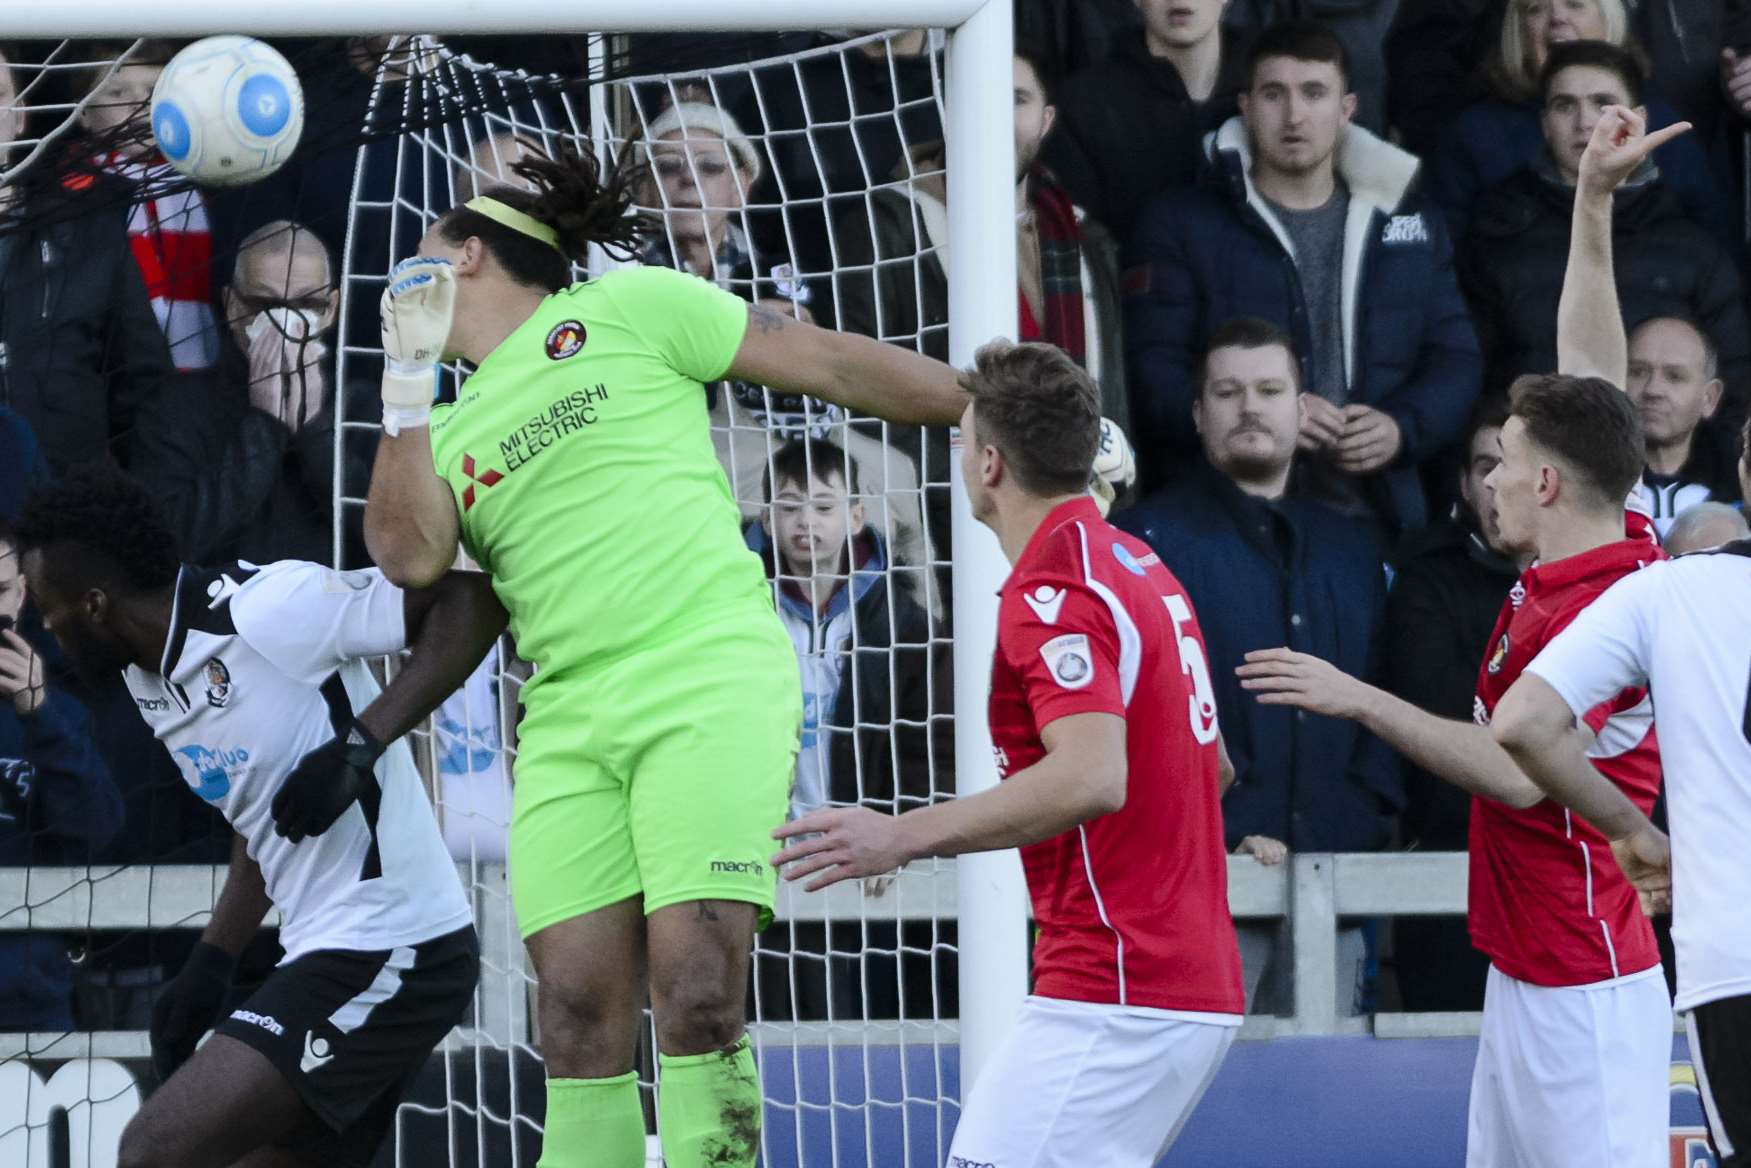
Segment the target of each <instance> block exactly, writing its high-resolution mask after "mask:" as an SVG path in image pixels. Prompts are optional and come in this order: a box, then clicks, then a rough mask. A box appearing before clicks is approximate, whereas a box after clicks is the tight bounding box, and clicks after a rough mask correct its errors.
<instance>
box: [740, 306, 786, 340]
mask: <svg viewBox="0 0 1751 1168" xmlns="http://www.w3.org/2000/svg"><path fill="white" fill-rule="evenodd" d="M748 324H749V325H750V326H751V327H753V328H757V329H759V330H760V331H761V332H763V333H770V332H775V331H777V330H778V329H781V328H783V327H784V314H783V313H782V312H779V311H777V310H776V309H772V308H768V307H766V306H765V305H764V304H750V305H748Z"/></svg>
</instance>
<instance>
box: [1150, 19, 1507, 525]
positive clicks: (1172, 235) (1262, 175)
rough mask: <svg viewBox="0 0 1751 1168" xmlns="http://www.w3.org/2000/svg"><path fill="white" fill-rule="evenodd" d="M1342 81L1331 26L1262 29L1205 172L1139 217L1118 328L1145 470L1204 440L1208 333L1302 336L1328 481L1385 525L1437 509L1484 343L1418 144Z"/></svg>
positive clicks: (1320, 479) (1313, 420)
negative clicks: (1442, 469)
mask: <svg viewBox="0 0 1751 1168" xmlns="http://www.w3.org/2000/svg"><path fill="white" fill-rule="evenodd" d="M1347 84H1348V83H1347V68H1346V64H1345V57H1344V50H1343V46H1342V45H1341V44H1340V43H1339V42H1338V40H1337V38H1336V37H1334V36H1333V35H1332V34H1331V33H1330V32H1328V31H1326V30H1325V29H1324V28H1322V27H1321V26H1319V25H1317V24H1307V23H1288V24H1282V25H1278V26H1276V27H1274V28H1272V29H1270V30H1268V31H1267V32H1265V33H1264V34H1263V35H1262V36H1260V38H1259V39H1258V41H1257V42H1256V44H1255V45H1254V48H1253V55H1252V64H1251V70H1250V81H1249V86H1248V90H1247V92H1246V93H1245V94H1243V95H1242V98H1241V103H1242V104H1241V109H1242V114H1241V116H1240V117H1239V118H1237V119H1234V120H1232V121H1230V122H1228V123H1227V124H1225V125H1224V126H1223V127H1222V128H1221V129H1220V130H1219V131H1218V132H1217V133H1216V134H1215V136H1214V137H1213V138H1212V140H1211V142H1210V153H1211V171H1210V180H1211V181H1210V183H1209V184H1208V185H1206V186H1205V187H1203V188H1200V189H1196V190H1185V191H1175V192H1170V193H1169V194H1167V195H1165V196H1163V197H1162V198H1161V199H1159V200H1157V201H1156V202H1155V203H1154V204H1152V205H1151V207H1150V208H1149V209H1148V210H1147V211H1146V212H1145V213H1144V214H1143V216H1142V218H1141V219H1140V221H1139V225H1138V228H1137V232H1136V235H1135V237H1134V239H1133V240H1132V242H1131V248H1130V252H1129V255H1128V257H1127V263H1128V265H1129V268H1128V271H1127V273H1126V277H1125V281H1126V308H1125V327H1126V337H1127V340H1126V348H1127V353H1128V356H1129V362H1130V373H1131V378H1130V385H1131V404H1132V419H1133V423H1134V424H1133V430H1132V435H1133V438H1134V440H1135V443H1136V447H1137V454H1138V463H1139V467H1140V469H1141V471H1142V475H1143V485H1144V487H1145V489H1150V488H1154V487H1158V486H1160V485H1161V484H1163V483H1165V482H1166V481H1167V480H1168V479H1170V478H1171V477H1172V475H1173V472H1174V471H1175V469H1176V468H1177V466H1178V465H1179V464H1180V463H1181V462H1182V461H1185V460H1187V459H1188V458H1189V457H1190V456H1191V455H1193V454H1194V453H1195V452H1196V451H1197V448H1198V443H1197V437H1196V434H1195V433H1194V432H1193V428H1192V402H1193V401H1194V399H1195V398H1196V396H1197V386H1198V363H1199V357H1200V354H1202V353H1203V352H1204V351H1205V349H1206V348H1207V346H1208V343H1209V340H1210V337H1211V335H1212V333H1213V332H1214V331H1215V329H1216V328H1217V327H1218V326H1220V325H1221V324H1222V323H1224V322H1225V321H1228V320H1231V319H1235V318H1238V317H1256V318H1260V319H1263V320H1267V321H1270V322H1271V323H1273V324H1276V325H1277V326H1279V327H1281V328H1283V329H1286V330H1287V331H1288V332H1289V333H1290V335H1291V336H1292V337H1293V338H1294V341H1295V349H1296V352H1297V353H1298V354H1299V355H1300V358H1301V364H1302V368H1301V374H1302V376H1301V382H1302V385H1303V387H1304V389H1305V393H1304V395H1303V399H1304V402H1305V404H1306V406H1307V409H1306V421H1305V423H1304V425H1303V429H1302V433H1301V446H1302V450H1303V453H1304V455H1305V456H1306V457H1305V461H1306V462H1307V464H1308V467H1307V470H1308V481H1309V484H1310V485H1311V486H1313V487H1314V488H1315V489H1316V493H1317V494H1319V495H1320V496H1321V497H1322V498H1324V499H1325V500H1326V501H1328V502H1331V503H1335V504H1337V505H1338V506H1339V507H1340V508H1341V509H1343V510H1346V511H1348V512H1350V513H1352V514H1363V515H1366V516H1368V517H1369V518H1371V519H1373V520H1376V521H1378V525H1379V526H1380V527H1381V528H1382V529H1383V530H1384V531H1385V532H1386V533H1388V534H1395V533H1396V532H1398V531H1401V530H1409V529H1414V528H1417V527H1420V526H1422V525H1423V524H1424V522H1426V519H1427V512H1428V507H1427V504H1426V502H1425V499H1424V494H1423V487H1422V483H1421V481H1420V478H1419V473H1418V472H1419V468H1420V467H1422V465H1423V464H1424V463H1425V462H1427V461H1428V460H1429V459H1430V458H1431V456H1433V455H1434V454H1436V453H1437V452H1439V451H1441V450H1443V449H1444V448H1446V447H1447V446H1449V445H1450V444H1452V443H1454V442H1456V441H1457V440H1458V439H1459V438H1460V436H1461V435H1462V433H1463V432H1464V428H1465V422H1466V419H1467V417H1468V416H1469V414H1470V411H1471V407H1472V403H1473V401H1474V400H1475V399H1476V397H1477V393H1478V389H1479V386H1480V384H1481V381H1482V362H1481V360H1480V358H1479V356H1478V351H1477V338H1476V335H1475V333H1474V332H1473V331H1472V326H1471V322H1470V320H1469V318H1468V317H1467V314H1466V308H1465V302H1464V300H1463V298H1462V297H1461V296H1460V293H1459V285H1458V280H1457V278H1456V276H1455V274H1454V271H1453V252H1452V247H1451V244H1450V243H1449V241H1448V237H1447V232H1446V227H1445V225H1444V224H1443V222H1442V220H1441V216H1440V215H1439V214H1438V213H1436V212H1435V211H1434V209H1433V205H1432V204H1431V203H1429V202H1428V201H1427V200H1426V199H1424V198H1423V197H1422V196H1421V195H1420V194H1419V193H1418V182H1417V179H1418V173H1419V163H1418V161H1417V159H1416V158H1415V157H1413V156H1411V155H1409V154H1406V153H1405V152H1404V151H1402V150H1399V149H1398V148H1397V147H1394V146H1392V145H1391V144H1389V143H1387V142H1384V141H1382V140H1381V139H1379V138H1376V137H1375V136H1373V135H1372V134H1369V133H1368V132H1367V131H1366V130H1363V129H1362V128H1360V127H1359V126H1355V125H1352V124H1350V119H1351V116H1352V114H1353V112H1354V108H1355V101H1354V98H1353V96H1352V95H1349V94H1348V93H1347V92H1346V87H1347Z"/></svg>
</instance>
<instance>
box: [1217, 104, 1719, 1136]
mask: <svg viewBox="0 0 1751 1168" xmlns="http://www.w3.org/2000/svg"><path fill="white" fill-rule="evenodd" d="M1683 128H1684V127H1682V126H1680V127H1675V128H1674V129H1673V130H1672V131H1670V132H1665V131H1663V132H1661V133H1660V134H1656V135H1651V136H1644V135H1643V133H1642V124H1641V122H1640V119H1639V117H1637V116H1636V115H1634V114H1633V113H1632V112H1631V111H1627V110H1621V109H1616V108H1615V107H1613V108H1611V109H1608V110H1606V111H1605V112H1604V113H1603V114H1602V115H1601V117H1600V121H1599V124H1598V126H1597V127H1596V128H1595V131H1594V134H1593V137H1592V140H1591V142H1590V144H1589V146H1588V148H1587V152H1586V155H1585V156H1584V157H1583V160H1582V164H1581V179H1580V182H1579V184H1578V185H1577V189H1576V201H1575V213H1574V225H1573V239H1572V241H1571V245H1570V253H1569V268H1568V272H1567V273H1566V275H1565V277H1564V283H1563V298H1562V305H1561V309H1560V311H1559V343H1558V350H1559V353H1560V354H1561V357H1560V360H1561V361H1562V364H1563V365H1564V367H1565V368H1566V369H1569V370H1571V371H1572V373H1571V374H1567V375H1565V374H1557V375H1552V376H1543V377H1523V378H1521V379H1520V380H1518V381H1517V382H1515V384H1514V387H1513V390H1512V392H1511V410H1512V412H1511V414H1510V417H1509V419H1508V422H1507V424H1506V425H1505V426H1504V427H1503V429H1502V462H1501V464H1500V465H1499V466H1498V467H1497V469H1496V470H1495V472H1494V473H1493V474H1492V475H1491V476H1490V479H1489V480H1488V481H1487V483H1486V486H1487V487H1488V489H1490V490H1492V491H1493V493H1494V507H1495V510H1496V515H1497V518H1498V521H1499V525H1500V530H1501V535H1502V539H1503V541H1504V543H1506V544H1508V545H1510V546H1515V547H1518V548H1519V549H1520V550H1522V551H1523V552H1529V553H1531V554H1533V555H1535V556H1536V557H1537V560H1536V562H1534V563H1533V565H1532V566H1531V567H1529V568H1527V569H1526V571H1525V572H1524V573H1523V574H1522V575H1521V577H1520V580H1519V582H1518V583H1517V584H1516V585H1515V586H1514V589H1513V591H1512V592H1511V593H1510V594H1509V597H1508V600H1507V603H1506V604H1505V605H1504V606H1503V609H1502V615H1501V618H1500V619H1499V620H1498V622H1497V625H1496V629H1495V632H1494V633H1493V634H1492V637H1491V641H1490V648H1489V652H1488V655H1487V656H1486V658H1485V660H1484V665H1483V668H1482V669H1481V670H1480V672H1479V676H1478V685H1477V699H1476V704H1475V711H1474V713H1475V718H1474V721H1473V723H1471V724H1467V723H1462V722H1452V721H1448V720H1446V719H1442V718H1437V717H1435V716H1434V715H1432V714H1428V713H1425V712H1424V711H1422V710H1419V709H1417V708H1416V707H1414V706H1412V705H1410V704H1409V703H1407V702H1403V701H1400V700H1399V699H1397V698H1395V697H1393V696H1392V695H1390V694H1386V693H1384V692H1382V691H1380V690H1377V689H1374V688H1373V687H1371V686H1367V685H1364V684H1363V683H1362V682H1360V681H1357V680H1356V679H1354V678H1351V677H1348V676H1347V675H1345V674H1342V673H1339V672H1338V671H1337V670H1335V669H1333V668H1332V667H1331V666H1330V665H1328V664H1326V663H1325V662H1323V661H1320V660H1318V659H1317V658H1311V657H1307V656H1305V655H1303V654H1297V653H1292V652H1289V651H1288V650H1281V649H1273V650H1268V651H1265V652H1262V653H1253V654H1249V655H1248V658H1247V661H1248V663H1247V664H1246V665H1243V666H1241V667H1240V669H1239V671H1238V672H1239V674H1240V676H1241V677H1242V679H1243V681H1242V685H1243V686H1244V687H1245V688H1247V689H1249V690H1252V691H1254V692H1255V693H1257V694H1258V695H1259V700H1260V701H1263V702H1272V703H1284V704H1289V705H1294V706H1299V707H1301V708H1303V709H1307V710H1312V711H1315V712H1318V713H1322V714H1328V715H1333V716H1337V717H1348V718H1354V719H1356V720H1358V721H1360V722H1362V723H1363V724H1364V725H1365V726H1367V727H1368V728H1369V729H1370V730H1372V731H1374V733H1376V734H1378V735H1379V736H1380V737H1382V738H1384V739H1386V740H1387V741H1388V742H1391V743H1392V744H1393V745H1394V746H1396V747H1397V748H1398V749H1399V750H1401V751H1403V752H1404V753H1405V754H1406V755H1408V756H1410V757H1411V758H1412V759H1413V760H1414V761H1416V762H1417V763H1418V764H1419V765H1421V766H1423V767H1424V768H1425V769H1427V770H1429V771H1432V772H1434V773H1436V774H1439V775H1441V776H1443V777H1444V778H1446V779H1448V780H1449V781H1450V782H1453V783H1455V784H1456V785H1458V786H1460V787H1463V788H1465V789H1466V790H1469V791H1471V792H1472V793H1473V794H1474V795H1475V796H1476V798H1474V800H1473V802H1472V812H1471V841H1470V842H1471V847H1470V851H1471V870H1470V896H1469V905H1468V908H1469V915H1470V921H1471V934H1472V940H1473V942H1474V943H1475V944H1476V946H1477V947H1478V948H1479V949H1480V950H1482V951H1483V952H1484V953H1485V954H1487V955H1488V956H1489V958H1490V962H1491V968H1490V973H1489V983H1488V988H1487V991H1486V995H1485V1000H1484V1024H1483V1032H1482V1036H1481V1038H1480V1041H1479V1044H1478V1057H1477V1065H1476V1068H1475V1070H1474V1072H1473V1076H1472V1090H1471V1117H1470V1128H1469V1134H1468V1139H1467V1146H1466V1164H1467V1165H1468V1168H1559V1166H1567V1165H1580V1164H1587V1165H1604V1166H1613V1168H1615V1166H1621V1168H1644V1166H1646V1165H1649V1164H1654V1163H1664V1162H1665V1157H1666V1148H1667V1134H1666V1133H1667V1127H1668V1089H1667V1079H1668V1066H1669V1063H1670V1057H1671V1041H1672V1011H1671V1002H1670V999H1669V998H1668V997H1667V995H1666V986H1665V981H1664V979H1663V978H1662V977H1661V974H1660V968H1659V966H1660V958H1659V951H1658V949H1657V948H1656V946H1655V943H1654V936H1653V931H1652V929H1651V928H1650V927H1649V925H1648V921H1647V918H1646V916H1645V915H1643V913H1642V911H1641V906H1640V904H1639V902H1638V898H1637V895H1636V892H1635V890H1634V889H1633V888H1632V887H1631V886H1630V884H1629V882H1628V881H1627V880H1626V879H1625V878H1624V876H1623V874H1622V872H1621V871H1620V870H1619V869H1618V867H1617V865H1616V863H1615V862H1614V860H1613V858H1612V855H1611V849H1610V845H1609V843H1608V842H1607V840H1606V839H1605V837H1604V836H1603V835H1601V834H1600V832H1599V831H1598V830H1597V829H1596V828H1594V827H1593V825H1592V824H1589V823H1587V822H1586V821H1585V820H1582V819H1581V818H1579V817H1578V816H1575V815H1573V814H1571V813H1570V812H1569V811H1568V810H1567V809H1566V808H1564V807H1562V806H1561V805H1559V804H1557V803H1554V802H1551V801H1550V800H1547V799H1545V798H1544V793H1543V792H1542V791H1541V790H1539V788H1538V787H1537V786H1535V785H1534V784H1533V783H1532V781H1531V780H1530V779H1529V778H1528V777H1527V776H1526V775H1525V774H1524V773H1523V772H1522V771H1521V770H1520V768H1519V767H1518V766H1517V765H1516V764H1515V763H1514V762H1513V760H1512V759H1510V758H1509V757H1508V755H1507V754H1506V752H1504V751H1503V750H1502V749H1501V748H1500V747H1499V746H1497V745H1496V743H1495V740H1494V738H1493V737H1492V736H1491V733H1490V731H1489V729H1488V725H1489V721H1490V718H1491V716H1492V714H1493V712H1494V710H1495V706H1496V703H1497V701H1499V700H1500V699H1501V697H1502V696H1503V695H1504V694H1505V693H1506V692H1507V691H1508V688H1509V687H1510V686H1511V685H1512V684H1513V683H1514V681H1515V680H1516V679H1517V678H1518V677H1519V676H1520V673H1521V671H1522V670H1523V669H1524V668H1525V667H1526V665H1527V664H1528V663H1529V662H1531V661H1532V659H1533V658H1534V657H1535V656H1537V654H1538V652H1539V650H1540V649H1542V648H1543V647H1544V646H1545V645H1546V644H1547V643H1549V641H1550V640H1552V639H1553V638H1554V637H1555V636H1556V635H1557V634H1558V633H1560V632H1561V631H1562V630H1563V629H1564V628H1565V627H1567V626H1568V624H1569V623H1570V622H1571V621H1573V620H1574V619H1575V618H1576V617H1577V616H1578V615H1580V613H1581V612H1582V611H1583V610H1584V609H1585V608H1586V607H1587V606H1588V605H1589V604H1591V603H1592V602H1593V601H1594V600H1595V599H1597V598H1598V597H1599V595H1600V594H1601V593H1603V592H1604V591H1605V590H1606V589H1607V588H1608V587H1610V586H1611V585H1612V584H1613V583H1615V582H1616V581H1617V580H1619V579H1621V578H1622V577H1624V576H1626V575H1628V574H1629V573H1631V572H1634V571H1635V570H1637V569H1638V568H1640V567H1642V566H1643V565H1645V564H1648V563H1650V562H1652V561H1654V560H1656V559H1659V558H1661V553H1660V552H1659V550H1658V548H1657V547H1656V546H1655V545H1654V544H1653V543H1651V542H1650V541H1649V539H1648V538H1647V537H1646V534H1645V531H1646V525H1645V522H1643V521H1642V520H1641V517H1639V516H1635V515H1630V516H1628V517H1626V515H1625V511H1624V504H1623V500H1624V498H1625V496H1626V495H1627V494H1629V492H1630V491H1631V489H1632V488H1633V487H1634V486H1635V485H1636V483H1637V482H1638V480H1639V479H1640V476H1641V471H1642V466H1643V458H1644V451H1643V441H1642V435H1641V428H1640V425H1639V423H1638V422H1637V419H1636V414H1635V411H1634V409H1633V407H1631V405H1630V404H1629V401H1628V398H1627V397H1625V395H1624V394H1623V393H1622V392H1621V391H1620V390H1619V389H1618V388H1617V386H1618V385H1621V384H1622V382H1623V380H1624V375H1625V371H1626V365H1627V359H1626V357H1625V350H1626V343H1625V341H1624V338H1623V329H1622V324H1621V316H1620V314H1619V312H1618V306H1617V295H1616V288H1615V285H1614V283H1613V280H1612V271H1611V266H1610V254H1611V253H1610V246H1609V241H1610V222H1611V193H1612V191H1613V190H1614V189H1615V188H1616V186H1617V185H1618V183H1619V182H1621V181H1622V180H1623V179H1624V178H1625V177H1627V176H1628V175H1629V174H1630V173H1631V172H1632V171H1633V170H1634V169H1635V167H1636V166H1637V165H1639V164H1640V162H1641V160H1642V159H1643V158H1644V157H1645V156H1646V154H1647V152H1648V151H1649V150H1651V149H1653V148H1654V147H1655V146H1657V145H1658V144H1659V143H1660V142H1661V141H1664V140H1665V139H1667V138H1669V137H1671V136H1673V134H1675V133H1679V132H1682V130H1683ZM1614 382H1615V383H1614ZM1581 722H1582V723H1583V726H1582V727H1580V728H1579V729H1578V732H1579V733H1580V735H1581V737H1582V740H1583V742H1584V747H1585V750H1586V753H1587V755H1588V757H1589V758H1590V759H1591V760H1592V763H1593V765H1594V766H1595V767H1596V768H1597V769H1598V770H1599V771H1600V773H1601V774H1603V775H1605V776H1606V777H1608V778H1609V779H1611V780H1612V781H1613V782H1614V783H1615V784H1616V785H1617V786H1618V788H1619V789H1620V790H1622V791H1623V792H1624V794H1626V795H1627V796H1629V798H1630V799H1631V800H1632V801H1633V802H1634V803H1635V805H1636V806H1637V807H1639V808H1640V809H1641V810H1642V811H1643V813H1646V812H1647V811H1648V810H1649V809H1650V808H1651V807H1652V805H1653V802H1654V797H1655V795H1656V794H1657V793H1658V790H1659V786H1660V760H1659V746H1658V742H1657V741H1656V738H1655V735H1654V729H1653V709H1652V703H1651V701H1650V699H1649V697H1648V694H1647V691H1646V690H1645V689H1633V690H1624V691H1622V692H1620V693H1618V694H1617V695H1615V696H1614V697H1612V698H1611V699H1609V700H1607V701H1605V702H1603V703H1601V704H1600V705H1598V706H1597V707H1595V708H1593V709H1591V710H1589V711H1588V712H1587V713H1586V715H1585V716H1584V717H1583V718H1582V719H1581Z"/></svg>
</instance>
